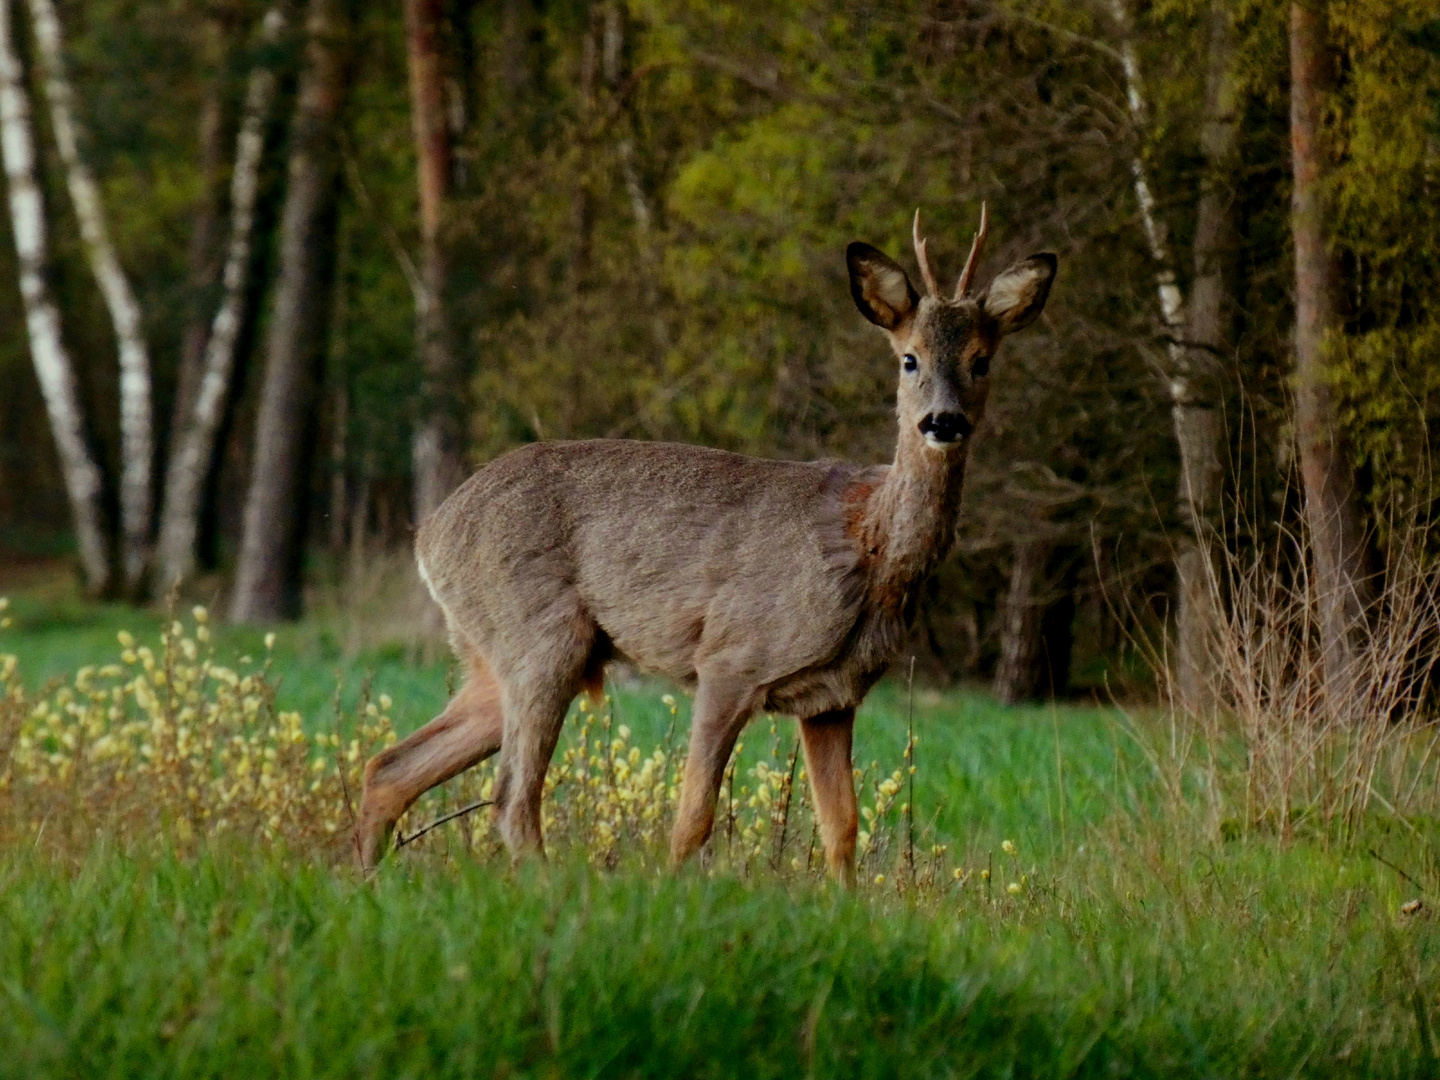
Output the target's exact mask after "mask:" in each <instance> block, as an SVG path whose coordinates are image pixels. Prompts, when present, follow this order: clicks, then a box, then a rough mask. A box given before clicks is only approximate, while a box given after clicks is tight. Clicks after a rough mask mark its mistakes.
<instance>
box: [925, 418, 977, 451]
mask: <svg viewBox="0 0 1440 1080" xmlns="http://www.w3.org/2000/svg"><path fill="white" fill-rule="evenodd" d="M974 430H975V425H974V424H972V423H971V422H970V418H969V417H968V416H966V415H965V414H964V413H962V412H938V413H928V414H927V415H926V417H925V419H923V420H921V421H920V434H921V435H924V436H925V441H926V442H927V443H929V444H930V445H931V446H950V445H952V444H954V443H957V442H959V441H960V440H961V439H963V438H965V436H967V435H969V434H970V433H971V432H972V431H974Z"/></svg>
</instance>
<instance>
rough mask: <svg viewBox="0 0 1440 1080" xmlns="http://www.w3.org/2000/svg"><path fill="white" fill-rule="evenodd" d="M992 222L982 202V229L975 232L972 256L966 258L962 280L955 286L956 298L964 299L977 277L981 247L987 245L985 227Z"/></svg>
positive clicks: (971, 246) (971, 248)
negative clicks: (976, 268) (976, 267)
mask: <svg viewBox="0 0 1440 1080" xmlns="http://www.w3.org/2000/svg"><path fill="white" fill-rule="evenodd" d="M989 223H990V218H989V215H988V214H987V213H986V210H985V204H984V203H983V202H982V203H981V204H980V229H979V231H978V232H976V233H975V239H974V240H973V241H972V242H971V244H970V257H969V258H968V259H966V260H965V269H964V270H961V271H960V282H959V284H957V285H956V286H955V299H956V300H960V299H963V298H964V296H965V293H966V292H968V291H969V289H970V282H971V281H972V279H974V277H975V262H976V260H977V259H979V258H980V249H981V248H983V247H984V246H985V227H986V225H988V224H989Z"/></svg>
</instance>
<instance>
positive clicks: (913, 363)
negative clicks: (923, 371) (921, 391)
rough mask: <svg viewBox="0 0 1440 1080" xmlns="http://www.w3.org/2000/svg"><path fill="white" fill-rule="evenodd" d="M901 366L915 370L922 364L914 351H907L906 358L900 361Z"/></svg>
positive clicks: (907, 369)
mask: <svg viewBox="0 0 1440 1080" xmlns="http://www.w3.org/2000/svg"><path fill="white" fill-rule="evenodd" d="M900 366H901V367H902V368H904V369H905V370H906V371H914V370H915V369H916V368H918V367H919V366H920V361H919V360H916V359H915V354H914V353H908V352H907V353H906V354H905V357H904V359H902V360H901V361H900Z"/></svg>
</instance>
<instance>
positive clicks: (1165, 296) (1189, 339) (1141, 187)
mask: <svg viewBox="0 0 1440 1080" xmlns="http://www.w3.org/2000/svg"><path fill="white" fill-rule="evenodd" d="M1111 11H1112V13H1113V15H1114V17H1115V20H1116V22H1117V23H1118V24H1119V27H1120V42H1119V50H1118V52H1119V57H1120V64H1121V67H1122V68H1123V69H1124V72H1125V96H1126V100H1127V103H1128V105H1129V108H1130V115H1131V118H1132V119H1133V120H1134V122H1135V126H1136V128H1137V130H1140V131H1143V130H1145V128H1146V126H1147V123H1148V117H1147V115H1146V114H1147V109H1146V103H1145V95H1144V90H1143V84H1142V81H1141V77H1140V65H1139V62H1138V60H1137V59H1136V56H1135V45H1134V41H1133V39H1132V37H1131V34H1130V22H1129V12H1128V11H1127V10H1126V6H1125V0H1111ZM1229 18H1230V16H1229V13H1228V12H1227V11H1226V10H1225V9H1224V7H1223V5H1221V4H1219V3H1216V4H1215V5H1213V6H1212V8H1211V11H1210V31H1211V33H1210V41H1209V51H1210V57H1209V70H1208V71H1207V73H1206V117H1205V124H1206V127H1205V131H1204V135H1203V137H1202V143H1203V146H1202V149H1203V150H1204V152H1205V157H1206V165H1207V170H1208V171H1209V172H1210V173H1211V175H1207V176H1206V177H1205V187H1204V189H1203V191H1202V194H1201V198H1200V205H1199V207H1198V208H1197V209H1198V216H1199V219H1200V225H1199V228H1198V229H1197V231H1196V236H1195V261H1196V275H1195V288H1196V294H1195V297H1194V298H1193V299H1194V301H1195V310H1193V311H1187V305H1186V302H1185V297H1184V295H1183V294H1182V292H1181V290H1180V286H1179V283H1178V282H1177V280H1176V274H1175V264H1174V262H1173V261H1172V257H1171V253H1170V249H1169V243H1168V238H1167V236H1166V229H1165V225H1164V223H1163V222H1162V221H1161V220H1160V218H1159V216H1158V214H1157V213H1156V207H1155V198H1154V194H1153V192H1152V191H1151V188H1150V182H1149V177H1148V176H1147V175H1146V170H1145V163H1144V160H1143V159H1142V158H1141V156H1140V154H1139V153H1138V152H1137V153H1136V155H1135V157H1134V158H1132V159H1131V163H1130V171H1131V175H1132V177H1133V179H1134V185H1135V201H1136V202H1137V203H1138V204H1139V207H1140V219H1141V223H1142V225H1143V227H1144V231H1145V240H1146V244H1147V246H1148V247H1149V249H1150V255H1151V258H1152V259H1153V260H1154V262H1155V286H1156V293H1157V295H1158V299H1159V304H1160V319H1161V322H1162V323H1163V324H1164V326H1165V331H1166V336H1167V338H1168V340H1167V342H1166V345H1165V351H1166V354H1167V357H1168V361H1169V362H1168V364H1167V365H1166V368H1165V378H1166V383H1167V388H1168V390H1169V393H1170V415H1171V423H1172V426H1173V428H1174V432H1175V442H1176V444H1177V446H1178V448H1179V451H1180V492H1179V494H1180V510H1181V514H1182V517H1183V519H1184V525H1185V526H1186V528H1187V531H1188V533H1189V535H1186V536H1183V537H1182V538H1181V539H1180V540H1179V541H1178V543H1177V544H1176V553H1175V570H1176V584H1177V591H1178V596H1177V601H1178V602H1177V605H1176V629H1177V643H1176V644H1177V649H1176V655H1177V660H1178V663H1177V671H1176V674H1177V683H1178V685H1177V690H1178V694H1179V697H1180V699H1181V700H1183V701H1184V702H1185V703H1186V707H1188V708H1191V709H1194V710H1197V711H1205V710H1209V709H1210V708H1212V707H1213V706H1214V704H1215V701H1216V698H1215V693H1216V690H1217V688H1216V686H1215V685H1214V683H1215V679H1214V675H1215V672H1214V667H1215V660H1214V650H1213V636H1214V633H1215V631H1216V629H1217V628H1218V626H1219V623H1220V618H1221V614H1220V610H1219V607H1218V591H1217V583H1216V581H1215V574H1214V570H1213V567H1212V565H1211V562H1210V554H1209V542H1208V539H1207V536H1206V528H1207V526H1206V518H1207V515H1208V513H1209V511H1210V507H1211V504H1212V503H1213V502H1214V500H1215V498H1216V495H1217V493H1218V490H1219V485H1220V478H1221V462H1220V444H1221V430H1220V421H1219V415H1218V413H1217V411H1216V409H1215V408H1214V406H1213V404H1212V403H1211V401H1210V400H1209V398H1208V395H1209V394H1210V393H1213V386H1211V385H1209V383H1210V382H1211V379H1209V378H1207V375H1209V374H1210V373H1211V372H1212V368H1213V358H1212V357H1211V356H1210V355H1209V354H1208V353H1207V352H1206V350H1207V349H1217V348H1218V347H1219V346H1220V345H1221V344H1222V339H1223V337H1224V334H1223V332H1222V330H1221V326H1222V324H1223V314H1222V311H1223V308H1224V303H1223V295H1222V294H1223V290H1224V280H1223V274H1222V272H1221V267H1220V265H1219V262H1220V259H1219V249H1220V248H1222V247H1223V246H1224V242H1225V239H1226V231H1227V229H1228V228H1229V224H1230V222H1229V217H1228V211H1227V210H1225V209H1224V207H1223V205H1222V204H1223V198H1222V196H1221V194H1220V193H1219V192H1218V191H1217V190H1216V181H1217V178H1216V176H1215V175H1213V173H1214V172H1215V170H1216V169H1217V168H1218V167H1220V166H1221V165H1222V163H1223V161H1224V159H1226V158H1227V157H1228V155H1229V153H1230V150H1231V149H1232V147H1233V141H1234V140H1233V131H1234V120H1233V116H1232V115H1231V106H1232V104H1233V103H1232V102H1230V101H1229V100H1228V98H1229V86H1228V81H1227V73H1228V67H1229V34H1228V26H1229V24H1228V20H1229ZM1192 320H1193V321H1194V325H1192Z"/></svg>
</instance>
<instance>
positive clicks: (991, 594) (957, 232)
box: [0, 0, 1440, 700]
mask: <svg viewBox="0 0 1440 1080" xmlns="http://www.w3.org/2000/svg"><path fill="white" fill-rule="evenodd" d="M0 5H4V12H3V15H0V46H3V48H0V54H3V55H0V63H4V64H5V70H4V71H3V72H0V95H3V104H4V105H5V107H3V108H0V124H3V126H4V134H5V149H6V159H5V165H6V172H7V193H8V196H9V203H8V206H9V210H10V212H9V213H8V214H6V215H4V217H3V220H0V328H3V329H0V387H3V388H4V389H3V392H0V558H3V559H4V560H5V561H6V562H9V563H11V564H12V565H16V566H18V565H22V564H24V563H26V562H27V561H34V562H35V563H36V565H37V566H43V567H53V566H54V565H55V562H54V560H55V558H56V557H57V556H62V557H65V558H68V559H70V560H72V562H73V564H74V565H76V566H77V567H78V573H79V574H80V575H81V578H82V580H83V583H84V585H85V587H86V588H87V589H88V590H89V591H90V592H92V593H95V594H107V595H112V596H123V597H126V598H129V599H132V600H137V601H139V600H145V599H150V600H156V599H160V598H163V597H164V596H165V595H166V594H167V592H168V591H169V590H170V588H171V587H172V585H173V584H174V583H175V582H176V581H177V580H178V581H180V582H181V586H182V588H183V589H184V590H185V591H187V592H189V593H192V594H194V595H196V596H198V597H202V598H204V599H207V600H213V599H214V598H215V597H216V596H217V595H223V597H224V598H225V600H224V604H223V605H222V609H226V610H228V611H229V613H230V615H231V616H232V617H233V618H234V619H236V620H238V621H247V622H264V621H269V620H274V619H279V618H286V617H294V616H296V615H298V614H300V613H301V612H302V611H303V610H305V609H306V608H307V607H308V608H312V609H313V608H316V607H321V606H324V605H326V604H332V603H335V604H339V605H341V606H345V605H350V606H352V607H354V606H360V605H363V604H369V605H371V609H372V612H376V613H378V612H381V611H383V613H384V614H383V615H381V614H376V615H375V618H374V619H373V620H372V621H373V623H374V626H373V627H372V628H371V629H370V630H369V631H367V632H371V633H400V634H408V635H422V634H423V633H424V632H425V630H426V626H427V616H426V614H425V611H424V608H423V601H422V600H420V599H418V598H417V595H416V590H415V588H414V586H413V583H412V582H411V581H410V579H409V578H408V576H407V575H408V574H409V573H410V571H409V570H408V559H407V557H406V556H405V554H404V552H405V551H406V549H408V544H409V537H410V535H411V533H412V530H413V523H414V522H415V520H416V519H417V518H418V517H420V516H423V514H424V513H425V512H427V511H428V510H429V509H431V508H433V507H434V506H435V505H438V502H439V501H440V500H441V499H442V498H443V497H444V494H445V493H446V492H447V491H448V490H450V488H451V487H453V485H454V484H455V483H456V482H457V480H458V478H460V477H461V476H463V475H464V473H465V472H466V471H468V470H469V469H471V468H473V467H475V466H476V465H479V464H481V463H483V462H484V461H487V460H489V459H490V458H492V457H494V456H495V455H497V454H499V453H501V452H503V451H504V450H506V449H508V448H510V447H513V446H515V445H518V444H520V443H523V442H527V441H532V440H535V439H542V438H544V439H552V438H582V437H591V436H610V437H633V438H646V439H676V440H683V441H689V442H700V443H705V444H708V445H712V446H719V447H725V448H729V449H733V450H738V451H743V452H746V453H753V454H761V455H769V456H782V457H799V458H814V457H821V456H844V457H850V458H855V459H859V460H865V461H884V460H888V458H889V456H890V454H891V452H892V449H893V445H894V419H893V411H892V410H893V404H892V403H893V385H894V379H895V371H894V365H895V361H894V358H893V357H891V356H889V355H888V352H887V350H886V348H885V346H884V342H883V340H882V339H881V338H880V337H879V336H878V335H877V334H875V333H874V331H873V329H872V328H871V327H869V326H868V325H867V324H865V323H864V321H863V320H862V319H861V318H860V317H859V315H858V313H857V312H856V311H855V310H854V307H853V304H852V303H851V300H850V298H849V296H848V295H847V294H848V291H849V290H848V285H847V281H846V275H845V269H844V260H843V251H844V247H845V244H846V243H847V242H849V241H851V240H854V239H864V240H867V241H869V242H871V243H874V244H876V245H878V246H880V247H882V248H884V249H885V250H887V251H888V252H889V253H891V254H892V255H894V256H897V257H899V258H900V259H901V260H902V262H904V263H905V264H906V265H907V266H909V265H912V264H913V255H912V253H911V251H910V246H911V244H910V241H911V226H912V215H913V214H914V211H915V208H916V207H920V208H922V228H923V231H924V233H925V234H927V235H928V236H929V244H930V257H931V260H932V262H933V263H935V264H936V265H937V267H938V268H939V270H940V273H941V275H942V277H943V276H946V275H949V274H952V273H956V272H958V270H959V267H960V265H961V259H962V256H963V255H964V253H965V251H966V249H967V247H968V244H969V241H970V237H971V235H972V233H973V231H974V229H975V227H976V224H977V223H978V221H979V218H980V212H981V207H982V204H986V205H988V208H989V214H990V230H989V232H990V235H989V245H988V247H987V249H986V254H985V256H984V259H983V262H982V265H981V271H980V275H979V280H980V281H981V282H982V283H983V282H985V281H987V280H988V278H989V276H990V275H991V274H993V273H994V272H995V271H997V270H998V269H1000V268H1002V267H1003V266H1005V265H1007V264H1008V262H1009V261H1011V260H1013V259H1014V258H1018V257H1021V256H1023V255H1025V254H1028V253H1029V252H1031V251H1035V250H1053V251H1055V252H1057V254H1058V255H1059V260H1060V275H1059V278H1058V280H1057V282H1056V285H1055V288H1054V291H1053V293H1052V297H1051V301H1050V304H1049V307H1048V309H1047V312H1046V315H1045V317H1044V319H1043V321H1042V323H1041V324H1039V325H1038V326H1037V327H1035V328H1034V329H1032V331H1031V332H1030V333H1029V334H1027V335H1023V336H1021V337H1018V338H1016V339H1015V340H1014V341H1012V342H1010V343H1008V344H1007V345H1006V347H1005V349H1004V350H1003V351H1002V353H1001V356H1000V358H999V360H998V362H997V366H996V374H995V388H994V391H993V394H992V397H991V402H990V408H989V413H988V416H987V420H986V423H985V427H984V429H983V434H982V435H981V436H980V437H979V438H978V439H977V443H976V446H975V448H974V451H973V453H972V455H971V465H970V471H969V477H968V482H967V488H966V504H965V511H964V513H963V515H962V525H961V535H960V537H959V542H958V544H957V547H956V551H955V553H954V554H953V556H952V557H951V559H950V560H949V561H948V562H947V563H946V564H945V566H944V567H943V568H942V571H941V573H940V574H938V575H937V577H936V579H935V581H934V582H933V583H932V586H931V590H930V592H931V595H930V596H929V597H928V598H927V599H928V602H927V603H926V604H925V605H924V608H923V610H924V614H923V615H922V619H921V623H920V625H919V626H918V627H917V630H916V637H915V642H914V651H916V652H917V653H918V654H919V655H920V656H921V657H922V658H923V661H924V663H925V664H927V665H928V667H929V668H930V669H931V671H932V672H933V673H934V674H937V675H945V676H948V677H970V678H975V677H984V678H987V679H993V680H994V685H995V688H996V690H997V692H998V693H999V695H1000V697H1001V698H1002V699H1006V700H1015V699H1018V698H1023V697H1027V696H1031V695H1034V694H1043V693H1047V692H1050V691H1052V690H1053V691H1056V692H1060V691H1064V690H1065V689H1066V688H1067V687H1068V686H1069V685H1070V684H1071V683H1072V681H1075V682H1083V681H1084V680H1085V679H1087V678H1088V679H1090V680H1092V681H1093V680H1096V679H1098V678H1101V677H1102V673H1103V671H1104V661H1105V660H1106V659H1107V658H1113V657H1114V656H1115V655H1116V653H1117V650H1119V649H1120V647H1121V646H1122V645H1123V643H1124V641H1125V640H1126V635H1127V628H1128V630H1129V631H1132V632H1133V631H1134V630H1135V629H1136V628H1139V627H1155V626H1163V625H1169V626H1173V627H1174V628H1175V630H1176V637H1175V643H1176V647H1175V652H1174V656H1175V658H1176V660H1177V662H1178V665H1179V668H1180V672H1181V676H1182V687H1183V686H1184V685H1185V680H1188V681H1189V684H1190V685H1191V686H1199V685H1201V684H1202V683H1203V682H1204V681H1205V667H1206V663H1207V660H1206V646H1205V640H1206V630H1205V627H1206V625H1207V620H1209V621H1212V622H1213V620H1214V619H1215V618H1216V617H1217V613H1216V612H1215V610H1214V607H1215V605H1216V604H1217V603H1220V602H1221V600H1223V596H1222V595H1221V594H1220V593H1217V591H1216V590H1214V589H1213V588H1210V587H1209V585H1208V581H1209V579H1210V577H1211V571H1210V570H1208V569H1207V567H1208V566H1209V565H1210V562H1209V559H1210V557H1211V555H1212V552H1213V548H1214V546H1215V545H1216V544H1221V545H1223V546H1225V547H1227V548H1229V549H1232V550H1233V549H1235V548H1237V547H1239V548H1244V547H1251V548H1255V547H1260V548H1263V547H1265V546H1266V545H1270V544H1273V543H1274V541H1275V540H1276V539H1277V538H1281V539H1283V538H1284V537H1287V536H1291V535H1294V534H1295V533H1297V532H1301V531H1307V530H1308V532H1309V534H1310V535H1311V537H1312V542H1313V543H1314V544H1315V545H1316V547H1315V554H1314V568H1315V573H1316V574H1317V575H1322V576H1323V575H1329V576H1330V585H1332V586H1334V587H1333V588H1330V589H1329V592H1330V593H1331V594H1335V595H1339V594H1342V593H1345V592H1347V591H1348V592H1352V593H1355V594H1357V595H1359V596H1361V598H1362V600H1363V597H1364V595H1365V594H1366V592H1367V590H1373V588H1374V586H1373V584H1370V585H1367V584H1366V582H1370V581H1372V579H1373V576H1374V575H1375V574H1377V573H1383V571H1384V560H1383V559H1382V558H1381V557H1380V556H1379V554H1378V553H1379V552H1380V551H1381V550H1382V549H1383V548H1384V545H1385V529H1386V527H1387V524H1388V523H1390V522H1393V521H1394V520H1396V514H1397V513H1400V514H1403V515H1407V516H1408V518H1409V519H1411V520H1413V519H1414V518H1415V517H1416V516H1417V515H1418V518H1419V519H1420V520H1422V521H1423V520H1425V519H1426V518H1427V517H1428V513H1429V510H1428V508H1429V506H1430V504H1431V503H1432V502H1433V499H1434V495H1435V493H1436V492H1435V484H1436V480H1435V477H1434V476H1433V475H1432V470H1431V468H1430V464H1429V456H1428V453H1429V446H1430V439H1431V436H1432V432H1433V428H1434V425H1435V424H1436V423H1437V421H1440V398H1437V389H1440V321H1437V304H1436V300H1435V296H1436V286H1437V284H1440V280H1437V279H1440V198H1437V197H1440V18H1437V15H1436V12H1435V10H1434V8H1433V5H1432V4H1430V3H1427V2H1425V0H1343V2H1342V0H1336V2H1331V3H1328V4H1325V3H1319V2H1318V0H1317V3H1316V4H1315V5H1313V6H1310V5H1306V6H1302V5H1290V4H1282V3H1276V2H1271V0H1254V2H1236V3H1224V2H1216V3H1213V4H1212V3H1204V2H1197V0H1156V2H1151V3H1143V4H1137V3H1133V2H1132V0H1090V2H1087V3H1079V4H1058V3H1045V2H1035V0H965V2H939V3H921V4H914V5H905V4H894V5H872V4H868V3H861V2H855V0H806V2H800V3H795V4H791V5H787V6H785V7H784V8H783V10H782V9H779V8H776V7H774V6H772V5H767V4H759V3H747V2H740V3H700V2H688V0H633V2H629V3H624V2H621V0H605V2H598V3H586V2H580V0H496V2H477V0H405V2H404V3H395V4H384V5H381V4H360V3H356V2H354V0H303V2H300V0H273V2H270V3H266V2H254V0H216V2H214V3H208V4H207V3H197V2H194V0H164V2H137V0H63V2H61V3H60V4H59V5H58V7H57V6H56V5H55V4H54V3H53V2H52V0H0ZM26 132H28V133H29V134H28V139H29V145H30V146H31V147H32V149H33V153H31V155H30V158H29V159H27V157H26V153H25V152H24V149H25V147H24V144H25V138H26V136H25V134H24V133H26ZM27 160H28V168H27ZM87 178H88V184H89V187H88V189H87V186H86V185H87ZM87 190H88V191H89V192H90V196H89V197H87V195H86V192H87ZM27 197H28V198H29V201H28V202H27V201H26V199H27ZM27 215H28V216H27ZM97 222H98V226H97V224H96V223H97ZM37 228H38V230H39V244H38V246H37V244H36V235H37ZM107 252H108V255H107ZM916 280H918V277H917V278H916ZM16 285H18V286H19V287H18V288H17V287H16ZM47 305H49V306H48V307H47ZM47 310H48V311H49V312H50V313H51V315H50V316H47V315H46V314H45V312H46V311H47ZM51 316H53V317H51ZM42 387H43V390H42ZM77 556H78V557H77ZM1323 584H1324V582H1322V585H1323ZM1217 596H1219V597H1220V599H1217ZM1341 614H1342V615H1343V612H1342V613H1341ZM1116 615H1119V616H1120V617H1119V618H1116V617H1115V616H1116ZM1338 617H1339V616H1337V618H1338ZM397 628H398V629H397ZM1072 673H1073V675H1074V679H1072ZM1109 677H1111V678H1112V679H1113V678H1114V677H1115V676H1114V674H1113V672H1112V675H1111V676H1109Z"/></svg>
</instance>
